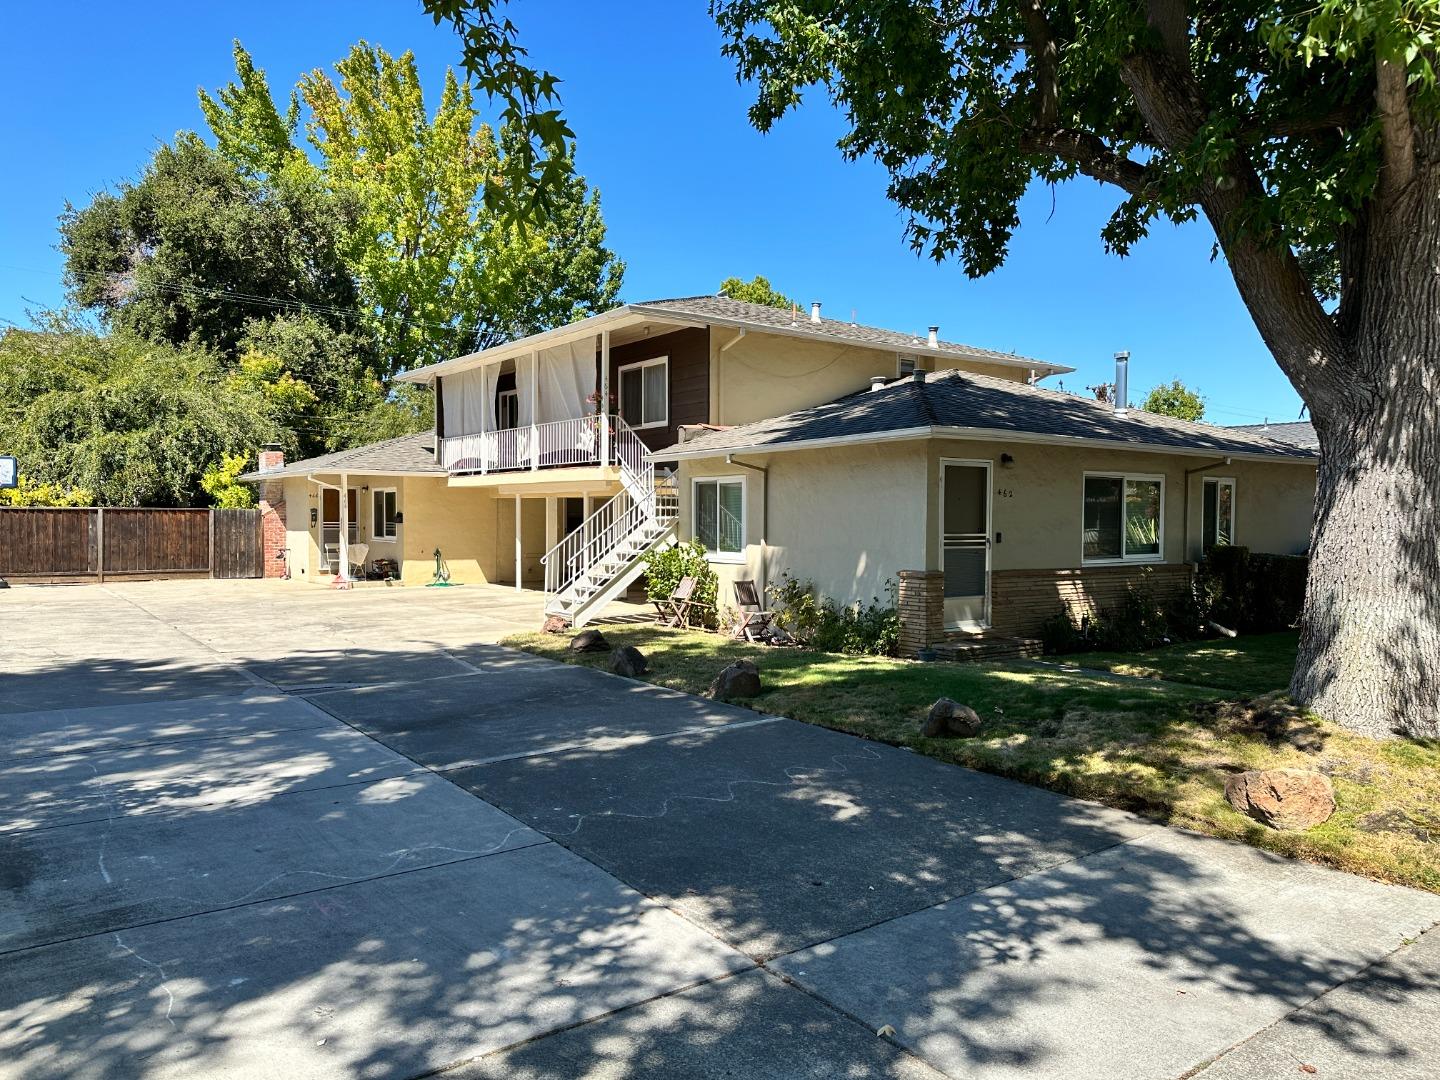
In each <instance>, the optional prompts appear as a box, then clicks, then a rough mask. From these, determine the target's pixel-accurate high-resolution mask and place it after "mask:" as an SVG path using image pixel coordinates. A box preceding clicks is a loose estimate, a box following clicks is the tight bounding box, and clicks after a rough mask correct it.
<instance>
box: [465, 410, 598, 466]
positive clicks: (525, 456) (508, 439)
mask: <svg viewBox="0 0 1440 1080" xmlns="http://www.w3.org/2000/svg"><path fill="white" fill-rule="evenodd" d="M601 423H602V418H601V417H599V416H582V417H579V418H578V419H575V420H555V421H552V422H551V423H547V424H534V425H532V426H529V427H515V428H502V429H501V430H499V431H487V432H485V433H484V434H483V435H455V436H450V437H447V438H445V439H442V440H441V441H440V463H441V464H442V465H444V466H445V468H446V469H448V470H449V471H450V472H452V473H492V472H518V471H521V470H524V469H544V468H547V467H551V466H565V465H570V466H574V465H597V464H599V463H600V461H601V449H602V447H601V443H602V442H603V441H604V439H603V435H604V432H603V431H602V429H601ZM613 425H614V419H613V418H611V430H612V431H613V430H614V426H613Z"/></svg>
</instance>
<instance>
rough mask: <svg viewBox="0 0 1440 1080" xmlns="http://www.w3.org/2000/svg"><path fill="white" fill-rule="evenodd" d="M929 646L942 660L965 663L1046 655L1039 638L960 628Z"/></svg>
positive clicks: (1025, 658) (1032, 657) (1026, 658)
mask: <svg viewBox="0 0 1440 1080" xmlns="http://www.w3.org/2000/svg"><path fill="white" fill-rule="evenodd" d="M930 648H932V649H934V650H935V653H936V655H937V656H938V657H939V658H940V659H941V660H950V661H955V662H959V663H968V664H975V663H980V662H981V661H985V660H1016V659H1021V660H1033V659H1036V658H1038V657H1041V656H1043V655H1045V646H1044V643H1043V642H1042V641H1041V640H1040V639H1039V638H1017V637H1005V636H1003V635H1001V634H991V633H979V634H971V633H965V632H963V631H957V632H956V633H952V634H947V635H946V636H945V640H944V641H938V642H936V643H935V644H934V645H931V646H930Z"/></svg>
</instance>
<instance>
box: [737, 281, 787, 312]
mask: <svg viewBox="0 0 1440 1080" xmlns="http://www.w3.org/2000/svg"><path fill="white" fill-rule="evenodd" d="M720 295H721V296H728V297H730V299H732V300H744V301H745V302H746V303H747V304H764V305H765V306H766V307H775V308H783V309H784V310H786V311H789V310H790V309H791V308H793V307H794V306H795V301H794V300H791V299H790V297H788V296H786V295H785V294H784V293H782V292H779V291H777V290H776V289H773V288H771V287H770V279H769V278H767V277H762V276H761V275H760V274H756V275H755V276H754V277H753V278H751V279H750V280H749V281H745V280H743V279H742V278H738V277H728V278H726V279H725V280H724V281H722V282H721V283H720Z"/></svg>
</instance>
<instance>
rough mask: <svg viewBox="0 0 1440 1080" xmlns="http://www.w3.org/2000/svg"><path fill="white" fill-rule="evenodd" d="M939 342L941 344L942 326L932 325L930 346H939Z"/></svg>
mask: <svg viewBox="0 0 1440 1080" xmlns="http://www.w3.org/2000/svg"><path fill="white" fill-rule="evenodd" d="M939 344H940V328H939V327H938V326H932V327H930V348H932V349H933V348H935V347H937V346H938V345H939Z"/></svg>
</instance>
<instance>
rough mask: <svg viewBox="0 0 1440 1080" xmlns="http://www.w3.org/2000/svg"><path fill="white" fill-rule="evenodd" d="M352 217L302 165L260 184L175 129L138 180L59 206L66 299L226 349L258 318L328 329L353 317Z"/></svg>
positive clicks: (143, 327) (110, 320) (137, 325)
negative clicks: (291, 318)
mask: <svg viewBox="0 0 1440 1080" xmlns="http://www.w3.org/2000/svg"><path fill="white" fill-rule="evenodd" d="M354 216H355V215H353V214H352V213H351V210H350V207H349V204H348V203H347V202H346V200H345V198H344V196H343V195H336V194H335V193H332V192H329V191H327V190H325V189H324V188H323V187H322V186H321V185H319V184H318V183H316V182H315V178H314V176H313V175H311V176H308V177H307V176H306V175H305V174H304V172H303V171H302V170H296V171H295V172H284V173H282V174H280V175H277V176H273V177H270V178H269V179H268V180H266V181H263V182H262V181H261V180H259V179H256V178H255V177H252V176H248V175H246V174H244V173H243V172H241V171H240V170H239V169H238V168H237V167H236V166H235V164H234V163H233V162H232V161H230V160H229V159H227V158H226V157H224V156H222V155H221V154H220V153H219V152H217V151H216V150H213V149H211V148H210V147H208V146H206V145H205V144H204V143H202V142H201V141H200V139H199V138H198V137H196V136H194V135H190V134H183V133H182V134H181V135H179V136H177V137H176V139H175V142H174V143H173V144H171V145H166V146H161V147H160V148H159V149H158V150H157V151H156V152H155V156H154V157H153V158H152V159H151V161H150V164H149V165H148V166H147V167H146V169H145V172H144V174H143V175H142V176H141V178H140V179H139V180H138V181H137V182H135V183H133V184H122V185H120V187H119V190H118V191H117V192H116V193H110V192H102V193H101V194H99V195H97V196H96V197H95V199H94V201H93V202H91V203H90V205H89V206H87V207H84V208H83V209H77V208H75V207H73V206H67V208H66V211H65V213H64V215H63V216H62V218H61V222H60V248H61V251H63V252H64V255H65V273H66V279H67V282H68V285H69V287H70V294H71V298H72V300H73V301H74V302H76V303H77V304H79V305H80V306H81V307H84V308H88V309H90V310H92V311H95V312H96V313H98V314H99V315H100V316H101V317H102V318H103V319H104V320H105V322H106V324H107V325H108V326H110V327H112V328H114V329H117V330H128V331H131V332H133V333H136V334H138V335H140V336H142V337H145V338H148V339H150V340H153V341H165V342H169V343H171V344H173V345H184V344H187V343H191V342H195V343H199V344H201V345H203V346H204V347H206V348H210V349H213V350H215V351H217V352H219V353H220V354H221V355H222V356H223V357H227V358H229V357H233V356H234V355H235V352H236V349H237V346H238V343H239V339H240V337H241V335H242V333H243V332H244V328H245V326H246V324H247V323H248V322H249V321H250V320H252V319H254V318H256V317H257V316H267V315H268V316H273V315H275V314H276V313H281V312H285V311H307V312H311V313H314V314H315V315H316V317H317V318H320V319H322V320H323V321H325V322H326V323H328V324H329V325H331V326H333V327H335V328H336V329H344V328H346V324H347V321H352V320H353V319H354V314H353V313H354V310H355V307H356V305H357V303H358V302H359V292H358V289H357V286H356V283H355V280H354V277H353V276H352V274H351V272H350V268H349V265H348V263H347V262H346V258H345V253H344V245H345V242H346V239H347V238H348V237H349V236H350V235H351V234H352V232H353V221H352V220H350V219H351V218H353V217H354Z"/></svg>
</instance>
